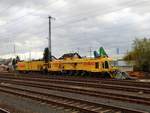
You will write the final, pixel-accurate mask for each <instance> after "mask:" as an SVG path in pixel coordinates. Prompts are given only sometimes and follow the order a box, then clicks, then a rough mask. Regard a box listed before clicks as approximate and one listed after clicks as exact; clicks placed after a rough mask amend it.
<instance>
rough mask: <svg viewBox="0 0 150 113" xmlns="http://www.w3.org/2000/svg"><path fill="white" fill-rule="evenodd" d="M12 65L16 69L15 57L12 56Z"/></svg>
mask: <svg viewBox="0 0 150 113" xmlns="http://www.w3.org/2000/svg"><path fill="white" fill-rule="evenodd" d="M12 66H13V68H14V69H16V59H15V58H13V60H12Z"/></svg>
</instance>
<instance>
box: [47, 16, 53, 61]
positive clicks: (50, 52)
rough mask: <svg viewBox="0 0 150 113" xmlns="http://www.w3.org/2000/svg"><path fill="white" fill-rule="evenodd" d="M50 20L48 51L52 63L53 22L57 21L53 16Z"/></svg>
mask: <svg viewBox="0 0 150 113" xmlns="http://www.w3.org/2000/svg"><path fill="white" fill-rule="evenodd" d="M48 18H49V41H48V49H49V56H50V61H52V48H51V20H52V19H55V18H53V17H51V16H49V17H48Z"/></svg>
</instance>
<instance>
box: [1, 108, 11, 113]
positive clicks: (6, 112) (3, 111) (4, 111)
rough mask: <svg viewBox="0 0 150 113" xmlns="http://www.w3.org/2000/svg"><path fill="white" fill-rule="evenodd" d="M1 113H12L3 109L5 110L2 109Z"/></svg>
mask: <svg viewBox="0 0 150 113" xmlns="http://www.w3.org/2000/svg"><path fill="white" fill-rule="evenodd" d="M0 113H10V112H9V111H7V110H5V109H3V108H0Z"/></svg>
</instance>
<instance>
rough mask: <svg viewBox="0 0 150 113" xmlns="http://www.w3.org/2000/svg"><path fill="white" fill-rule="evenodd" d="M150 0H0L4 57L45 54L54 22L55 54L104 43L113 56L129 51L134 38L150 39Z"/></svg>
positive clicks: (0, 51) (0, 50) (86, 51)
mask: <svg viewBox="0 0 150 113" xmlns="http://www.w3.org/2000/svg"><path fill="white" fill-rule="evenodd" d="M149 5H150V1H149V0H0V56H1V57H2V56H3V57H4V56H7V57H10V55H13V52H14V43H15V48H16V54H19V55H21V57H22V58H24V59H27V58H28V56H29V54H28V53H29V52H31V56H32V58H40V57H42V52H43V50H44V48H45V47H47V44H48V42H47V41H48V16H49V15H51V16H53V17H55V20H52V53H53V55H55V56H57V57H59V56H61V55H62V54H64V53H66V52H75V51H79V52H80V54H81V55H82V56H89V50H90V48H92V50H96V49H98V48H99V47H100V46H103V47H104V48H105V49H106V51H107V53H108V54H109V55H110V56H115V54H116V48H119V49H120V54H124V53H126V52H127V50H130V49H131V46H132V45H131V44H132V41H133V40H134V39H135V38H143V37H147V38H149V37H150V32H149V30H150V21H149V20H150V7H149Z"/></svg>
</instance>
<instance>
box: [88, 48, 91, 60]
mask: <svg viewBox="0 0 150 113" xmlns="http://www.w3.org/2000/svg"><path fill="white" fill-rule="evenodd" d="M88 52H89V53H90V58H91V57H92V48H91V47H90V50H89V51H88Z"/></svg>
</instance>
